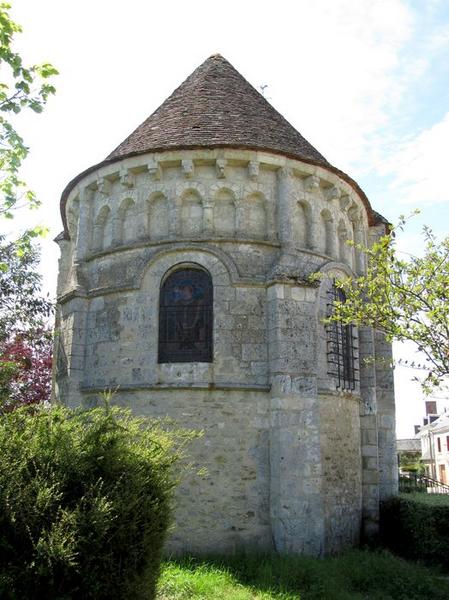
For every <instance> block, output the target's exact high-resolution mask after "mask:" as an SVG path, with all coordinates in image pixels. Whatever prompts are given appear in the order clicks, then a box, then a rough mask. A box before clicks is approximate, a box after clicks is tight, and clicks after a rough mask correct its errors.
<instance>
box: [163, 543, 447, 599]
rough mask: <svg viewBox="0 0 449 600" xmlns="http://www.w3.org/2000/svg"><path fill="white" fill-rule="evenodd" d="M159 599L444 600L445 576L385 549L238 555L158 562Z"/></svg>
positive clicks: (445, 597) (445, 595)
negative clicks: (337, 553)
mask: <svg viewBox="0 0 449 600" xmlns="http://www.w3.org/2000/svg"><path fill="white" fill-rule="evenodd" d="M157 598H158V600H188V599H189V600H190V599H192V600H195V599H197V600H200V599H201V600H203V599H204V600H269V599H271V600H415V599H419V600H421V599H423V600H424V599H425V600H448V599H449V578H446V577H444V576H442V575H439V574H438V573H436V572H435V571H431V570H428V569H426V568H424V567H421V566H418V565H416V564H415V563H411V562H406V561H405V560H402V559H400V558H397V557H395V556H393V555H392V554H389V553H388V552H372V551H365V550H352V551H350V552H347V553H345V554H343V555H341V556H338V557H333V558H326V559H323V560H319V559H313V558H307V557H278V556H242V557H231V558H208V559H194V558H190V559H180V560H171V561H166V562H164V564H163V570H162V575H161V579H160V583H159V593H158V596H157Z"/></svg>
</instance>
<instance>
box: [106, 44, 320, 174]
mask: <svg viewBox="0 0 449 600" xmlns="http://www.w3.org/2000/svg"><path fill="white" fill-rule="evenodd" d="M199 147H207V148H214V147H233V148H251V149H260V150H272V151H274V152H277V153H282V154H287V155H289V156H294V157H296V158H299V159H305V160H309V161H313V162H314V163H320V164H322V165H324V166H329V163H328V162H327V160H326V159H325V158H324V156H322V155H321V154H320V153H319V152H318V150H316V149H315V148H314V147H313V146H312V145H311V144H309V142H308V141H307V140H306V139H305V138H303V137H302V135H301V134H300V133H299V132H298V131H296V129H295V128H294V127H292V125H290V123H289V122H288V121H287V120H286V119H284V117H283V116H282V115H281V114H280V113H278V112H277V110H275V109H274V108H273V107H272V106H271V104H269V102H267V100H266V99H265V98H264V97H263V96H262V95H261V94H260V93H259V92H258V91H257V90H256V89H255V88H254V87H253V86H252V85H251V84H249V83H248V82H247V81H246V79H245V78H244V77H242V75H240V73H239V72H238V71H237V70H236V69H234V67H233V66H232V65H231V64H230V63H229V62H228V61H227V60H226V59H225V58H223V57H222V56H221V55H220V54H214V55H213V56H211V57H209V58H208V59H207V60H205V61H204V62H203V64H202V65H200V66H199V67H198V68H197V69H196V70H195V71H194V72H193V73H192V74H191V75H190V76H189V77H188V78H187V79H186V80H185V81H184V82H183V83H182V84H181V85H180V86H179V87H178V88H177V89H176V90H175V91H174V92H173V93H172V95H171V96H170V97H169V98H167V100H165V102H164V103H163V104H161V106H160V107H159V108H158V109H157V110H156V111H155V112H154V113H153V114H152V115H151V116H150V117H148V119H146V120H145V121H144V122H143V123H142V124H141V125H139V127H138V128H137V129H136V130H135V131H134V132H133V133H132V134H131V135H130V136H129V137H127V138H126V140H125V141H124V142H122V143H121V144H120V145H119V146H118V147H117V148H116V149H115V150H114V151H113V152H112V153H111V154H110V155H109V156H108V157H107V159H106V160H110V159H114V158H119V157H124V156H129V155H133V154H141V153H143V152H151V151H161V150H170V149H175V148H199Z"/></svg>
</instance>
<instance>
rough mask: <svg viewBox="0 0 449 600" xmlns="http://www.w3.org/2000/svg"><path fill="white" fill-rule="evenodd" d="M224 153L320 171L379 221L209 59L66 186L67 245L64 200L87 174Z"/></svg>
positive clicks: (228, 69) (222, 65)
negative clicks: (126, 163)
mask: <svg viewBox="0 0 449 600" xmlns="http://www.w3.org/2000/svg"><path fill="white" fill-rule="evenodd" d="M226 147H227V148H245V149H251V150H266V151H271V152H275V153H278V154H282V155H284V156H288V157H290V158H297V159H299V160H302V161H304V162H308V163H311V164H313V165H318V166H322V167H324V168H326V169H327V170H329V171H331V172H333V173H336V174H337V175H338V176H339V177H340V178H342V179H343V180H345V181H346V182H347V183H348V184H349V185H350V186H351V187H352V188H353V189H354V190H355V191H356V192H357V194H358V195H359V196H360V198H361V199H362V201H363V203H364V204H365V206H366V209H367V215H368V222H369V223H370V225H372V224H374V223H376V222H378V218H379V215H376V214H375V213H374V211H373V209H372V208H371V205H370V203H369V201H368V198H367V197H366V195H365V193H364V192H363V190H362V189H361V188H360V187H359V185H358V184H357V183H356V182H355V181H354V180H353V179H351V177H349V175H347V174H346V173H344V172H343V171H340V170H339V169H337V168H336V167H334V166H332V165H331V164H330V163H329V162H328V161H327V160H326V159H325V158H324V156H323V155H322V154H320V153H319V152H318V150H316V148H314V147H313V146H312V145H311V144H310V143H309V142H308V141H307V140H306V139H305V138H303V137H302V135H301V134H300V133H299V132H298V131H296V129H295V128H294V127H293V126H292V125H290V123H289V122H288V121H287V120H286V119H284V117H283V116H282V115H281V114H280V113H278V111H277V110H275V109H274V108H273V107H272V106H271V104H270V103H269V102H267V100H266V99H265V98H264V97H263V96H262V95H261V94H260V93H259V92H258V91H257V90H256V89H255V88H253V86H252V85H251V84H249V83H248V82H247V81H246V79H245V78H244V77H242V75H240V73H239V72H238V71H237V70H236V69H234V67H233V66H232V65H231V64H230V63H229V62H228V61H227V60H226V59H225V58H223V57H222V56H221V55H220V54H214V55H213V56H210V57H209V58H208V59H207V60H205V61H204V62H203V64H202V65H200V66H199V67H198V68H197V69H196V70H195V71H194V72H193V73H192V74H191V75H190V76H189V77H188V78H187V79H186V80H185V81H184V83H182V84H181V85H180V86H179V87H178V88H177V89H176V90H175V91H174V92H173V94H172V95H171V96H170V97H169V98H167V100H165V102H163V103H162V104H161V106H160V107H159V108H158V109H157V110H155V111H154V113H153V114H152V115H150V116H149V117H148V119H146V120H145V121H144V122H143V123H142V124H141V125H139V127H137V129H136V130H135V131H133V133H132V134H131V135H130V136H128V137H127V138H126V140H124V141H123V142H122V143H121V144H120V145H119V146H117V148H116V149H115V150H114V151H113V152H111V154H109V156H108V157H107V158H105V159H104V160H103V161H102V162H101V163H98V164H97V165H93V166H92V167H89V168H88V169H86V170H85V171H83V172H82V173H80V174H79V175H77V176H76V177H75V178H74V179H72V181H70V182H69V183H68V185H67V186H66V188H65V189H64V191H63V193H62V196H61V216H62V221H63V223H64V236H65V237H67V239H68V235H69V234H68V229H67V217H66V214H65V204H66V201H67V198H68V196H69V194H70V191H71V190H72V189H73V188H74V187H75V186H76V185H77V184H78V183H79V182H80V181H81V180H82V179H83V177H85V176H86V175H88V174H89V173H92V172H94V171H96V170H97V169H99V168H100V167H102V166H104V165H107V164H111V163H114V162H118V161H120V160H121V159H123V158H126V157H127V156H134V155H137V154H144V153H146V152H161V151H164V150H174V149H194V148H226Z"/></svg>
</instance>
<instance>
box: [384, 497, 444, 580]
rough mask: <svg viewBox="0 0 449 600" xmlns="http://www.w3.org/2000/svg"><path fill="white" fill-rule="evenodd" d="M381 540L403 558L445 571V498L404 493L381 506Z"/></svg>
mask: <svg viewBox="0 0 449 600" xmlns="http://www.w3.org/2000/svg"><path fill="white" fill-rule="evenodd" d="M381 538H382V542H383V544H384V545H385V546H386V547H388V548H389V549H391V550H392V551H393V552H395V553H397V554H399V555H400V556H403V557H404V558H410V559H413V560H422V561H425V562H427V563H429V564H435V565H441V566H443V567H444V568H445V569H449V555H448V548H449V497H448V496H446V495H445V494H422V493H421V494H420V493H416V494H410V493H408V494H401V495H399V496H397V497H395V498H392V499H391V500H388V501H387V502H384V503H383V504H382V508H381Z"/></svg>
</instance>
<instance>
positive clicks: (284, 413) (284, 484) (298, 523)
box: [267, 283, 324, 556]
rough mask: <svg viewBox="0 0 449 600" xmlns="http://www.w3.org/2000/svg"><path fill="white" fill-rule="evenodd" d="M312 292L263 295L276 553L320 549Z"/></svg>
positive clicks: (279, 289)
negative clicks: (264, 303) (267, 356)
mask: <svg viewBox="0 0 449 600" xmlns="http://www.w3.org/2000/svg"><path fill="white" fill-rule="evenodd" d="M315 292H316V290H314V289H312V288H303V287H299V286H291V285H284V284H282V283H273V284H271V285H270V286H269V287H268V290H267V307H268V311H267V312H268V348H269V371H270V383H271V408H270V504H271V507H270V518H271V529H272V537H273V542H274V546H275V550H276V551H278V552H282V553H297V554H310V555H314V556H319V555H320V554H322V552H323V549H324V514H323V499H322V494H321V456H320V416H319V404H318V395H317V383H316V363H317V361H316V341H315V340H316V335H317V332H316V316H315V297H314V296H315Z"/></svg>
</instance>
